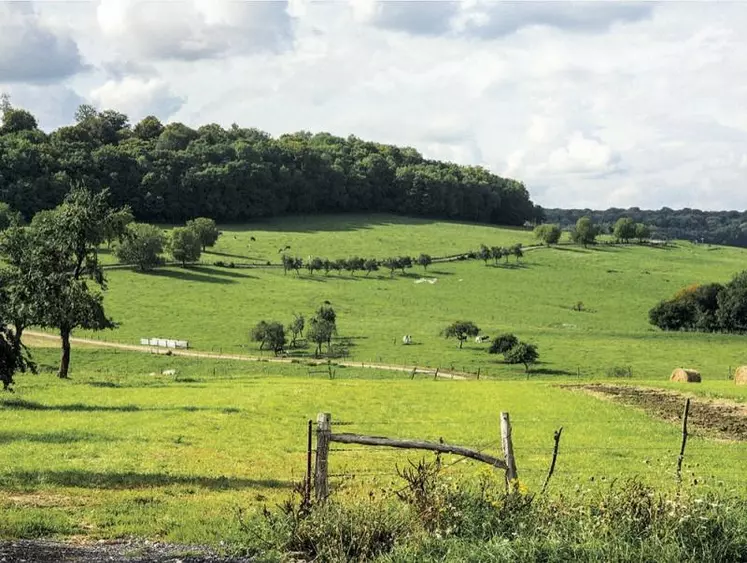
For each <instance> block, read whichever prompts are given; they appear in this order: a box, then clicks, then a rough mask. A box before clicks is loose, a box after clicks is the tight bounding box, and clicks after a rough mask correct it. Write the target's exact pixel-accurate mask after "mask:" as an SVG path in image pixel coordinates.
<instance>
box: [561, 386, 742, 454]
mask: <svg viewBox="0 0 747 563" xmlns="http://www.w3.org/2000/svg"><path fill="white" fill-rule="evenodd" d="M563 387H565V388H571V389H580V390H582V391H585V392H587V393H591V394H593V395H597V396H600V397H602V398H609V399H612V400H613V401H616V402H619V403H623V404H626V405H631V406H634V407H638V408H642V409H643V410H644V411H645V412H647V413H648V414H650V415H652V416H655V417H657V418H661V419H663V420H666V421H670V422H679V421H681V420H682V411H683V408H684V405H685V400H686V399H687V398H689V399H690V414H689V416H688V419H687V420H688V427H689V428H691V429H692V430H694V431H695V433H703V434H708V435H712V436H716V437H719V438H726V439H728V440H739V441H747V407H745V405H741V404H738V403H733V402H729V401H725V400H718V401H714V400H709V399H704V398H702V397H695V396H692V395H688V394H685V393H678V392H675V391H668V390H664V389H655V388H649V387H635V386H632V385H611V384H606V383H592V384H588V385H564V386H563Z"/></svg>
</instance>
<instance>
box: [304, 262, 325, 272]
mask: <svg viewBox="0 0 747 563" xmlns="http://www.w3.org/2000/svg"><path fill="white" fill-rule="evenodd" d="M323 267H324V261H323V260H322V259H321V258H312V259H311V260H309V262H308V264H306V269H307V270H308V271H309V273H310V274H311V275H312V276H313V275H314V270H321V269H322V268H323Z"/></svg>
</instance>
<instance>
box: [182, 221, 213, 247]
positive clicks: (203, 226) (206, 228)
mask: <svg viewBox="0 0 747 563" xmlns="http://www.w3.org/2000/svg"><path fill="white" fill-rule="evenodd" d="M187 228H188V229H192V230H193V231H194V233H195V234H196V235H197V238H198V239H199V240H200V246H202V251H203V252H205V249H206V248H207V247H209V246H214V245H215V243H216V241H217V240H218V237H219V236H220V231H219V230H218V226H217V225H216V224H215V221H213V220H212V219H208V218H207V217H198V218H197V219H193V220H191V221H187Z"/></svg>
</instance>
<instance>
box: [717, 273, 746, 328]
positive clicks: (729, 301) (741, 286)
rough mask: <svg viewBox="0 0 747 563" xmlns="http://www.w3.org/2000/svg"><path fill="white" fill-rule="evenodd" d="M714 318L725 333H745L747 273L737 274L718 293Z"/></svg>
mask: <svg viewBox="0 0 747 563" xmlns="http://www.w3.org/2000/svg"><path fill="white" fill-rule="evenodd" d="M717 301H718V311H717V313H716V317H717V319H718V324H719V326H720V328H721V329H722V330H724V331H726V332H747V271H743V272H740V273H739V274H737V275H736V276H735V277H734V278H733V279H732V280H731V281H730V282H729V283H727V284H726V285H725V286H724V287H723V289H722V290H721V291H720V292H719V293H718V296H717Z"/></svg>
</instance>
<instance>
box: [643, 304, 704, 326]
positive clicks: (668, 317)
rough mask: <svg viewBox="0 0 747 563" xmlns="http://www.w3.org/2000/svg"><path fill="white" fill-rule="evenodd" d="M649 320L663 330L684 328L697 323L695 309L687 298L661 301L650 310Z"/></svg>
mask: <svg viewBox="0 0 747 563" xmlns="http://www.w3.org/2000/svg"><path fill="white" fill-rule="evenodd" d="M648 318H649V322H650V323H651V324H652V325H655V326H657V327H659V328H660V329H662V330H683V329H688V328H691V327H692V326H693V325H694V323H695V309H694V307H693V304H692V302H690V301H689V300H685V299H673V300H668V301H660V302H659V303H658V304H657V305H656V306H654V307H653V308H652V309H651V310H650V311H649V312H648Z"/></svg>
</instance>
